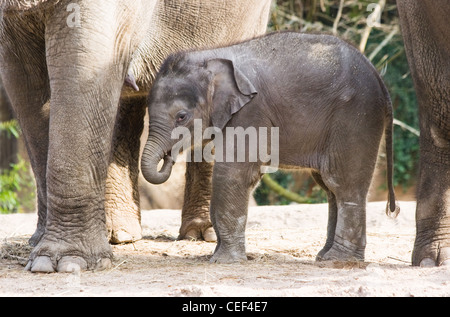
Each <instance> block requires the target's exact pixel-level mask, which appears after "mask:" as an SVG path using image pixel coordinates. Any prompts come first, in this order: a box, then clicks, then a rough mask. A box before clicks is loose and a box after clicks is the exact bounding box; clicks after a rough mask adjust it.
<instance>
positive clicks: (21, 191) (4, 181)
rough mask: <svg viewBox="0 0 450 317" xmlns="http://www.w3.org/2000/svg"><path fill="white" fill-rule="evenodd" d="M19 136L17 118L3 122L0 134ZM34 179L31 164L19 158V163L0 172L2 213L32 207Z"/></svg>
mask: <svg viewBox="0 0 450 317" xmlns="http://www.w3.org/2000/svg"><path fill="white" fill-rule="evenodd" d="M1 133H6V134H7V135H8V137H15V138H18V137H19V135H20V129H19V126H18V124H17V122H16V121H15V120H11V121H6V122H1V123H0V134H1ZM34 187H35V186H34V179H33V176H32V175H31V173H30V170H29V164H28V163H27V162H26V161H25V160H24V159H22V158H19V161H18V163H17V164H11V168H10V169H8V170H4V171H2V172H1V173H0V213H1V214H7V213H16V212H23V211H24V210H25V209H32V208H33V206H31V205H32V204H33V202H34V192H35V189H34Z"/></svg>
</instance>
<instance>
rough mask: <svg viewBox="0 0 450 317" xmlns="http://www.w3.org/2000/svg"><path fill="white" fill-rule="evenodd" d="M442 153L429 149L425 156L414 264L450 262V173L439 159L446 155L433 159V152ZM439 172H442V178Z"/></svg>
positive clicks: (413, 256)
mask: <svg viewBox="0 0 450 317" xmlns="http://www.w3.org/2000/svg"><path fill="white" fill-rule="evenodd" d="M422 131H424V130H422ZM423 134H426V133H425V132H423ZM424 143H425V142H424ZM424 152H425V151H424ZM438 153H439V151H434V152H428V153H426V152H425V153H424V154H423V155H422V158H421V171H420V177H419V183H418V185H417V186H418V190H417V207H416V208H417V210H416V239H415V241H414V249H413V254H412V264H413V265H414V266H424V267H429V266H430V267H433V266H450V233H449V228H450V207H449V192H450V177H449V171H448V165H447V164H446V163H444V164H441V163H439V162H440V161H441V159H442V158H437V157H433V158H432V159H430V155H431V156H439V155H440V154H438ZM447 155H448V154H446V157H447V158H448V156H447ZM442 161H443V160H442ZM436 175H439V176H440V178H439V181H438V182H437V181H436Z"/></svg>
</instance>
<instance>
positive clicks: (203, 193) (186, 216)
mask: <svg viewBox="0 0 450 317" xmlns="http://www.w3.org/2000/svg"><path fill="white" fill-rule="evenodd" d="M212 170H213V164H212V163H208V162H205V161H203V162H194V160H193V157H192V158H191V162H188V163H187V166H186V187H185V195H184V204H183V210H182V215H181V228H180V235H179V237H178V238H179V239H204V240H205V241H215V240H216V234H215V232H214V229H213V227H212V224H211V220H210V215H209V204H210V201H211V190H212V189H211V186H212V185H211V177H212Z"/></svg>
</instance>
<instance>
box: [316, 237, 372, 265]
mask: <svg viewBox="0 0 450 317" xmlns="http://www.w3.org/2000/svg"><path fill="white" fill-rule="evenodd" d="M364 250H365V247H364V246H359V245H355V244H352V243H350V242H348V241H346V242H345V243H343V244H340V243H337V242H336V241H335V242H334V243H333V245H332V246H331V248H326V247H325V248H324V249H322V250H321V251H320V252H319V254H318V255H317V257H316V261H343V262H354V261H364Z"/></svg>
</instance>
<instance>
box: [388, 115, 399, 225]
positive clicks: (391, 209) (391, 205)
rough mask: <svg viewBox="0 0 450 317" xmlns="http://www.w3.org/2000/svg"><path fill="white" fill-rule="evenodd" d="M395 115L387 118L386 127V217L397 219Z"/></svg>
mask: <svg viewBox="0 0 450 317" xmlns="http://www.w3.org/2000/svg"><path fill="white" fill-rule="evenodd" d="M392 137H393V114H392V111H390V114H389V115H388V116H386V125H385V138H386V161H387V183H388V190H389V194H388V202H387V206H386V215H388V216H389V217H391V218H396V217H397V216H398V214H399V212H400V207H399V206H398V205H397V204H396V203H395V192H394V181H393V177H394V172H393V168H394V167H393V160H394V155H393V151H394V149H393V142H392Z"/></svg>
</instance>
